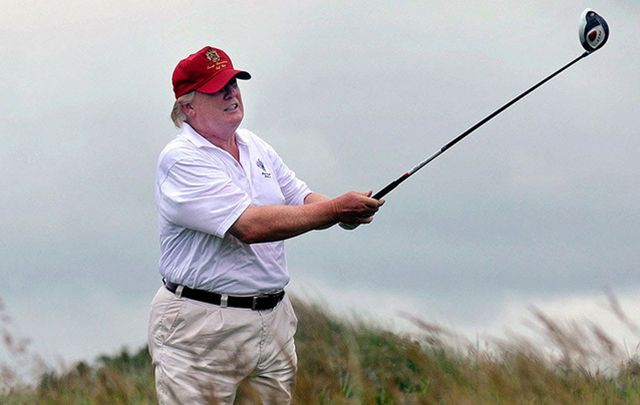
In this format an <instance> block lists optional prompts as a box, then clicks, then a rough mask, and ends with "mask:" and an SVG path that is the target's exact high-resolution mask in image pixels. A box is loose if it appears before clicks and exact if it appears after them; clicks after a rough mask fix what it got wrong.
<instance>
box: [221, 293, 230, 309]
mask: <svg viewBox="0 0 640 405" xmlns="http://www.w3.org/2000/svg"><path fill="white" fill-rule="evenodd" d="M228 299H229V296H228V295H227V294H221V295H220V308H226V307H227V300H228Z"/></svg>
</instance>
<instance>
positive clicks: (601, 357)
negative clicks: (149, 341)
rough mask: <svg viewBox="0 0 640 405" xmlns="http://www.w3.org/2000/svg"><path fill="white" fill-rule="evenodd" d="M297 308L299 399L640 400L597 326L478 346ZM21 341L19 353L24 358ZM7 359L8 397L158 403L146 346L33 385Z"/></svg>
mask: <svg viewBox="0 0 640 405" xmlns="http://www.w3.org/2000/svg"><path fill="white" fill-rule="evenodd" d="M0 304H1V303H0ZM295 307H296V311H297V314H298V318H299V321H300V322H299V329H298V334H297V335H296V345H297V351H298V358H299V372H298V377H297V385H296V391H295V395H294V400H295V403H297V404H635V403H640V364H639V363H638V362H637V361H636V359H635V358H634V357H633V356H631V355H629V354H628V353H626V352H624V351H622V350H621V349H620V348H618V347H617V346H616V345H615V344H614V343H613V340H612V339H610V338H609V337H608V336H607V335H606V334H605V332H604V331H602V330H601V329H599V328H598V327H597V326H596V325H577V324H567V325H562V324H560V323H557V322H554V321H553V320H551V319H548V318H547V317H546V316H545V315H544V314H542V313H540V312H536V311H534V317H535V318H536V321H537V324H538V325H539V326H540V327H541V330H542V331H543V332H544V334H545V335H546V337H547V338H548V341H549V342H550V343H552V346H551V348H552V350H548V351H543V350H542V349H539V348H538V347H541V346H540V345H537V344H535V343H533V342H531V341H527V340H526V339H524V338H513V339H512V340H511V341H509V342H505V341H495V342H493V343H492V344H491V345H489V344H487V345H486V347H483V348H482V349H480V348H479V347H478V345H477V344H476V345H472V344H470V343H465V342H464V340H462V339H460V338H459V337H457V336H456V335H455V334H453V333H451V332H449V331H446V330H444V329H442V328H440V327H438V326H435V325H431V324H428V323H425V322H423V321H420V320H414V321H415V322H416V323H417V324H418V325H419V326H420V327H421V329H422V330H423V332H424V333H423V334H422V335H421V336H420V337H416V336H411V337H410V336H401V335H398V334H393V333H390V332H388V331H385V330H384V329H381V328H378V327H376V326H373V325H370V324H366V323H362V322H347V321H345V320H340V319H337V318H335V317H333V316H331V315H329V314H327V313H326V312H325V311H323V310H322V309H321V308H319V307H318V306H315V305H308V304H304V303H301V302H299V301H296V303H295ZM1 309H2V308H1V307H0V316H1V315H2V311H1ZM621 316H622V315H621ZM3 321H4V323H5V324H6V323H7V322H8V318H6V316H5V318H4V319H3ZM2 333H3V334H4V336H5V346H6V347H7V348H8V349H10V350H15V349H16V348H20V347H16V343H15V342H14V341H15V339H11V338H10V339H8V340H9V341H10V343H11V344H12V345H13V346H10V345H8V344H7V342H8V340H7V336H10V334H9V330H8V329H7V328H6V327H5V328H4V329H2ZM24 345H25V344H24V342H23V347H22V348H21V350H22V352H21V353H17V354H16V355H17V356H18V357H21V356H22V357H21V358H22V359H23V360H24V359H25V358H24V355H25V352H26V351H27V350H25V348H24ZM2 366H3V368H2V370H3V373H4V374H0V377H3V376H4V378H5V379H4V381H5V383H4V384H2V383H0V389H2V390H3V393H1V394H0V403H2V404H153V403H155V392H154V381H153V371H152V368H151V365H150V359H149V356H148V354H147V350H146V348H141V349H140V350H139V351H137V352H135V353H129V352H128V351H127V350H122V352H121V353H119V354H116V355H114V356H102V357H100V358H99V359H98V360H97V361H96V362H95V364H91V365H90V364H86V363H84V362H82V363H78V364H76V365H74V367H73V368H72V369H70V370H68V371H66V372H53V371H49V372H46V373H44V374H41V376H40V377H39V379H38V381H39V382H38V383H37V384H36V385H35V386H29V385H25V384H20V383H19V378H17V377H16V375H15V374H16V372H15V371H12V370H11V369H10V367H8V366H7V365H6V364H5V365H2ZM12 373H13V376H11V374H12ZM8 376H9V377H11V379H10V380H11V381H12V384H8V383H7V382H8V381H9V380H7V377H8ZM241 395H243V394H242V393H241ZM249 395H250V394H247V393H246V392H245V393H244V397H245V398H247V397H248V396H249Z"/></svg>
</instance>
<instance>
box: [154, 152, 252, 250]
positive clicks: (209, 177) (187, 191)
mask: <svg viewBox="0 0 640 405" xmlns="http://www.w3.org/2000/svg"><path fill="white" fill-rule="evenodd" d="M157 188H158V190H157V191H158V206H159V211H160V215H162V216H164V217H165V218H166V219H167V220H168V221H170V222H172V223H174V224H176V225H179V226H182V227H185V228H189V229H193V230H196V231H199V232H204V233H208V234H211V235H215V236H217V237H220V238H222V237H224V234H225V233H226V232H227V231H228V230H229V228H230V227H231V225H233V223H234V222H235V221H236V220H237V219H238V217H240V215H241V214H242V213H243V212H244V211H245V210H246V209H247V207H249V205H250V203H251V200H250V198H249V196H248V195H247V194H246V193H245V192H244V191H243V190H242V189H240V188H239V187H238V186H236V185H235V184H233V182H232V180H231V178H230V176H229V175H228V174H226V173H225V172H224V170H222V169H221V167H218V166H216V165H215V162H211V161H209V160H207V159H204V158H202V157H199V156H189V157H187V158H183V159H180V160H178V161H175V162H171V165H170V166H169V167H167V168H166V171H165V176H163V178H160V179H158V185H157Z"/></svg>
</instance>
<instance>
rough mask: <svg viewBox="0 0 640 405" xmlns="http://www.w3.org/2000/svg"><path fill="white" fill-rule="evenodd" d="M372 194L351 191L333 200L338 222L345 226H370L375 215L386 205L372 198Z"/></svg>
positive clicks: (382, 201)
mask: <svg viewBox="0 0 640 405" xmlns="http://www.w3.org/2000/svg"><path fill="white" fill-rule="evenodd" d="M371 194H372V192H371V191H369V192H366V193H362V192H357V191H351V192H349V193H346V194H343V195H341V196H339V197H336V198H334V199H333V200H331V203H332V204H333V210H334V212H335V214H336V219H337V221H338V222H342V223H345V224H368V223H370V222H371V221H373V215H374V214H375V213H376V212H377V211H378V209H379V208H380V207H381V206H382V205H383V204H384V200H376V199H374V198H371Z"/></svg>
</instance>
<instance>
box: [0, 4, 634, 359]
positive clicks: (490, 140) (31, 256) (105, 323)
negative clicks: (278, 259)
mask: <svg viewBox="0 0 640 405" xmlns="http://www.w3.org/2000/svg"><path fill="white" fill-rule="evenodd" d="M586 7H591V8H593V9H595V10H596V11H598V12H599V13H600V14H601V15H603V16H604V17H605V18H606V19H607V21H608V23H609V26H610V27H611V37H610V39H609V42H608V43H607V45H606V46H605V47H604V48H603V49H602V50H600V51H598V52H596V53H595V54H593V55H591V56H589V57H588V58H587V59H584V60H582V61H580V62H579V63H578V64H576V65H575V66H573V67H572V68H571V69H569V70H567V71H565V72H564V73H562V74H561V75H560V76H558V77H557V78H555V79H553V80H552V81H551V82H549V83H547V84H545V85H544V86H543V87H541V88H540V89H538V90H536V92H534V93H532V94H531V95H529V96H528V97H527V98H525V99H524V100H522V101H520V102H519V103H518V104H516V105H515V106H513V107H512V108H510V109H509V110H507V111H506V112H504V113H502V114H501V115H500V116H498V117H497V118H495V119H494V120H493V121H491V122H490V123H488V124H486V125H485V126H483V127H482V128H481V129H479V130H478V131H476V132H475V133H474V134H473V135H471V136H470V137H469V138H467V139H465V140H464V141H463V142H462V143H460V144H458V145H457V146H456V147H454V148H453V149H451V150H449V151H448V152H447V153H446V154H445V155H443V156H442V157H440V158H439V159H438V160H436V161H434V162H433V163H431V164H430V165H429V166H428V167H427V168H425V169H423V170H422V171H421V172H419V173H418V174H416V175H415V176H414V177H412V178H411V179H410V180H408V181H407V182H406V183H404V184H403V185H402V186H401V187H399V188H398V189H396V190H395V191H394V192H392V193H391V194H390V195H388V197H387V204H386V205H385V206H384V208H383V209H382V210H381V211H380V212H379V214H378V216H377V217H376V220H375V221H374V223H373V224H371V225H369V226H366V227H360V228H358V229H357V230H355V231H352V232H346V231H343V230H341V229H340V228H337V227H335V228H333V229H330V230H327V231H322V232H313V233H310V234H307V235H304V236H301V237H298V238H296V239H294V240H291V241H289V242H288V243H287V247H288V255H289V266H290V272H291V275H292V283H291V285H290V288H289V291H291V292H293V293H295V294H297V295H298V296H300V297H302V298H306V299H314V300H321V301H323V302H325V303H327V305H330V306H331V307H332V308H334V309H335V310H342V311H344V310H355V311H357V312H358V313H361V314H363V315H362V316H370V317H371V319H375V320H379V321H381V322H391V319H392V317H393V316H394V315H395V314H396V312H397V311H399V310H403V311H408V312H410V313H411V314H413V315H415V316H418V317H420V318H422V319H425V320H427V321H432V322H438V323H443V324H445V325H447V326H450V327H452V328H453V329H456V330H459V331H464V332H465V333H469V334H471V335H473V334H480V335H484V334H493V333H500V331H503V330H504V329H505V328H513V327H515V326H514V325H517V324H518V323H520V322H521V321H522V319H526V318H528V317H530V316H529V312H528V309H527V308H528V307H529V306H531V305H535V306H537V307H539V308H541V309H543V310H544V311H546V312H547V313H549V314H551V315H553V316H559V317H565V316H566V317H571V318H577V319H584V318H589V319H592V320H596V321H597V322H599V323H601V324H602V325H606V326H607V330H609V331H611V332H612V333H613V334H614V335H615V336H614V337H616V338H622V336H623V334H624V333H625V330H624V328H623V327H622V326H621V325H620V324H619V323H616V322H615V319H612V318H614V317H613V315H611V313H610V312H609V311H607V309H606V302H607V300H606V296H605V294H604V291H605V289H611V290H612V291H613V292H614V293H615V294H616V295H617V297H618V298H619V299H620V301H621V302H622V304H623V307H624V309H626V310H627V311H628V313H629V315H630V316H631V317H632V318H633V316H634V315H637V314H638V306H639V305H640V296H639V295H638V293H639V292H640V266H639V264H640V249H638V242H639V241H640V188H639V187H638V183H639V182H638V180H639V173H640V161H639V160H638V158H637V155H638V152H639V151H640V137H639V136H638V129H637V124H638V122H639V118H638V117H639V112H640V109H639V106H640V91H639V90H640V68H639V66H640V63H639V62H640V45H639V41H638V40H637V39H638V38H639V37H640V29H639V28H638V27H639V26H638V16H639V15H640V3H638V2H637V1H635V0H616V1H595V0H594V1H590V2H585V1H578V0H567V1H562V2H558V1H518V2H514V1H491V2H484V1H483V2H468V1H458V0H453V1H441V2H436V1H413V2H410V1H404V2H398V1H394V2H390V1H389V2H379V1H366V2H365V1H353V2H343V1H304V2H299V1H243V2H216V1H191V2H168V1H157V0H155V1H135V2H129V1H127V2H125V1H110V2H106V1H86V0H83V1H62V2H50V1H44V0H42V1H26V2H25V1H20V2H18V1H14V0H9V1H8V2H4V3H3V11H2V13H1V14H0V27H1V28H0V30H1V32H2V35H0V61H1V62H0V64H1V69H0V75H1V76H0V79H1V81H2V86H3V89H4V91H3V93H4V96H3V97H2V101H1V103H2V107H3V108H2V110H3V111H5V113H6V114H5V118H4V119H3V120H1V121H0V128H1V135H2V147H1V148H0V168H1V176H0V188H1V189H2V197H1V198H0V224H1V226H2V229H3V231H4V237H3V238H2V239H1V241H0V259H1V260H0V275H1V276H2V282H3V288H2V289H1V292H0V299H2V301H4V303H5V305H6V308H7V312H8V313H9V314H10V315H11V316H12V317H13V318H14V322H15V327H16V328H17V331H18V333H19V334H20V335H21V336H27V337H30V338H31V339H32V340H33V349H34V350H35V351H36V352H38V353H40V354H41V355H43V356H45V357H46V358H48V359H57V360H59V361H63V362H67V363H70V362H73V361H76V360H79V359H85V360H92V359H94V358H95V357H96V356H97V355H99V354H103V353H112V352H115V351H116V350H118V349H119V348H121V347H122V346H128V347H130V348H132V349H137V348H139V347H140V346H142V345H143V344H145V343H146V328H147V316H148V310H149V303H150V301H151V299H152V298H153V295H154V294H155V291H156V290H157V288H158V287H159V286H160V276H159V274H158V268H157V267H158V266H157V262H158V255H159V246H158V235H157V221H156V210H155V205H154V200H153V183H154V173H155V164H156V159H157V156H158V153H159V152H160V150H161V149H162V148H163V146H164V145H165V144H166V143H167V142H169V141H170V140H171V139H172V138H173V137H174V136H175V132H176V131H175V128H173V125H172V123H171V121H170V119H169V111H170V108H171V105H172V103H173V93H172V90H171V82H170V78H171V73H172V71H173V68H174V67H175V65H176V63H177V62H178V61H179V60H180V59H182V58H184V57H186V56H187V55H188V54H190V53H193V52H195V51H197V50H199V49H200V48H202V47H203V46H204V45H213V46H217V47H220V48H222V49H224V50H226V51H227V52H228V53H229V54H230V56H231V57H232V59H233V61H234V64H235V66H236V67H239V68H241V69H245V70H248V71H249V72H251V74H252V76H253V78H252V80H250V81H248V82H242V83H241V89H242V92H243V98H244V101H245V112H246V116H245V121H244V123H243V126H245V127H246V128H249V129H251V130H253V131H254V132H256V133H257V134H259V135H260V136H261V137H263V138H264V139H265V140H267V141H268V142H269V143H271V144H272V145H273V146H274V147H275V148H276V149H277V150H278V151H279V153H280V154H281V156H282V157H283V158H284V160H285V161H286V162H287V163H288V165H289V166H290V167H291V168H293V169H294V170H295V171H296V173H297V174H298V175H299V176H300V177H301V178H303V179H304V180H305V181H306V182H307V183H308V184H309V185H310V186H311V187H312V188H313V189H314V190H316V191H318V192H321V193H324V194H327V195H330V196H336V195H339V194H341V193H343V192H346V191H349V190H353V189H355V190H363V191H366V190H368V189H373V190H374V191H377V190H379V189H380V188H382V187H383V186H384V185H385V184H387V183H388V182H389V181H391V180H393V179H395V178H396V177H398V176H399V175H400V174H401V173H403V172H404V171H405V170H408V169H410V168H411V167H413V166H414V165H415V164H416V163H418V162H419V161H421V160H423V159H424V158H425V157H427V156H429V155H431V154H432V153H434V152H435V151H437V150H438V149H439V148H440V147H441V146H443V145H444V144H446V143H447V142H449V141H450V140H451V139H453V138H454V137H455V136H457V135H458V134H459V133H461V132H463V131H464V130H465V129H467V128H469V127H470V126H472V125H473V124H474V123H476V122H477V121H479V120H480V119H482V118H483V117H484V116H486V115H488V114H489V113H491V112H492V111H494V110H495V109H497V108H498V107H499V106H501V105H502V104H504V103H505V102H506V101H508V100H510V99H511V98H513V97H514V96H516V95H517V94H518V93H520V92H521V91H523V90H525V89H526V88H528V87H530V86H531V85H533V84H535V83H536V82H537V81H539V80H541V79H542V78H544V77H545V76H546V75H548V74H550V73H552V72H553V71H555V70H556V69H558V68H560V67H561V66H563V65H564V64H566V63H568V62H569V61H571V60H572V59H573V58H575V57H577V56H578V55H580V53H581V52H582V48H581V46H580V44H579V41H578V35H577V26H578V17H579V15H580V13H581V12H582V11H583V10H584V9H585V8H586ZM636 318H637V320H640V316H636ZM630 346H631V347H635V344H631V345H630Z"/></svg>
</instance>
